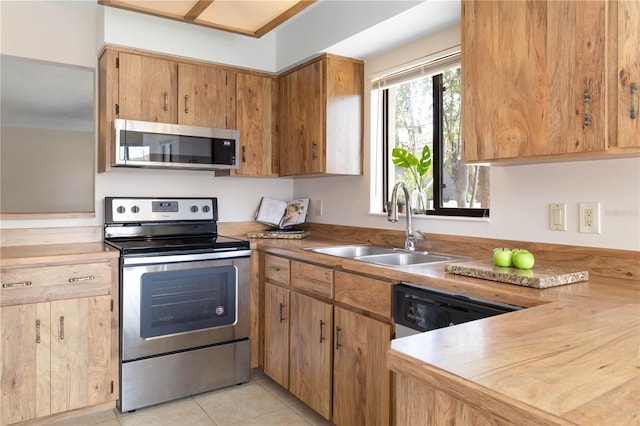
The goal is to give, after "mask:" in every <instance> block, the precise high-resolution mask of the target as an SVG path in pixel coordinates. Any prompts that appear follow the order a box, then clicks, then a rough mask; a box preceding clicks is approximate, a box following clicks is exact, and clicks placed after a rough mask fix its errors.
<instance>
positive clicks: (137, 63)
mask: <svg viewBox="0 0 640 426" xmlns="http://www.w3.org/2000/svg"><path fill="white" fill-rule="evenodd" d="M177 69H178V66H177V64H176V62H174V61H169V60H166V59H159V58H153V57H149V56H141V55H135V54H131V53H124V52H121V53H120V54H119V70H120V72H119V84H118V103H119V109H120V112H119V114H118V116H119V118H126V119H130V120H142V121H154V122H159V123H177V122H178V113H177V94H178V86H177V84H178V83H177Z"/></svg>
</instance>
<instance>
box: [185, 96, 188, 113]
mask: <svg viewBox="0 0 640 426" xmlns="http://www.w3.org/2000/svg"><path fill="white" fill-rule="evenodd" d="M184 112H185V114H189V95H184Z"/></svg>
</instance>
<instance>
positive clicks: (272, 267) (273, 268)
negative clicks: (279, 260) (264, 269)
mask: <svg viewBox="0 0 640 426" xmlns="http://www.w3.org/2000/svg"><path fill="white" fill-rule="evenodd" d="M269 269H271V270H272V271H276V272H280V268H278V267H277V266H269Z"/></svg>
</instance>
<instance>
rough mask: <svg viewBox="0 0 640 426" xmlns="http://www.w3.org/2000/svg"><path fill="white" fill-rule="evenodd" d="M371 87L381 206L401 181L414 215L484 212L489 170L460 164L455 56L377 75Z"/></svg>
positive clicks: (480, 214)
mask: <svg viewBox="0 0 640 426" xmlns="http://www.w3.org/2000/svg"><path fill="white" fill-rule="evenodd" d="M374 87H375V88H376V89H377V91H378V100H379V102H378V107H377V108H378V113H379V114H378V119H379V125H378V126H377V127H378V129H377V131H378V133H379V140H380V141H382V146H381V151H380V153H381V155H379V161H380V163H379V164H378V165H376V169H378V170H380V173H379V177H378V179H380V180H381V183H382V191H381V192H382V193H381V195H382V207H383V210H386V202H387V201H388V200H389V199H390V195H391V190H392V189H393V186H394V185H395V184H396V183H397V182H404V183H405V184H406V185H407V187H408V188H409V190H410V191H411V193H412V195H411V202H412V206H411V207H412V212H413V213H414V214H426V215H439V216H472V217H484V216H488V215H489V168H488V167H487V166H483V165H464V164H462V143H463V141H462V139H461V138H462V133H461V126H460V124H461V120H460V112H461V99H460V91H461V87H462V85H461V68H460V54H459V53H454V54H451V55H449V56H446V57H444V58H441V59H438V60H435V61H431V62H427V63H424V64H420V65H418V66H414V67H412V68H410V69H407V70H404V71H401V72H397V73H394V74H391V75H387V76H383V77H381V78H379V79H377V80H374ZM425 147H426V148H425ZM399 198H401V199H402V198H403V194H402V192H401V194H400V195H399Z"/></svg>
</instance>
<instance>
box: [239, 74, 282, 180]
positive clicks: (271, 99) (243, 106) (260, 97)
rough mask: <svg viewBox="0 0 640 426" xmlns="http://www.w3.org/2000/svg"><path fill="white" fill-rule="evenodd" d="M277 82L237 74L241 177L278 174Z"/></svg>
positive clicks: (251, 75)
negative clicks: (276, 135) (276, 134)
mask: <svg viewBox="0 0 640 426" xmlns="http://www.w3.org/2000/svg"><path fill="white" fill-rule="evenodd" d="M275 83H276V80H275V79H273V78H270V77H263V76H259V75H253V74H244V73H237V74H236V126H237V128H238V130H239V131H240V168H239V169H238V170H237V171H233V173H234V174H236V175H242V176H274V175H277V173H278V156H279V152H278V149H277V148H278V147H277V144H276V137H275V133H276V116H277V114H276V111H277V92H276V84H275Z"/></svg>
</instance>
